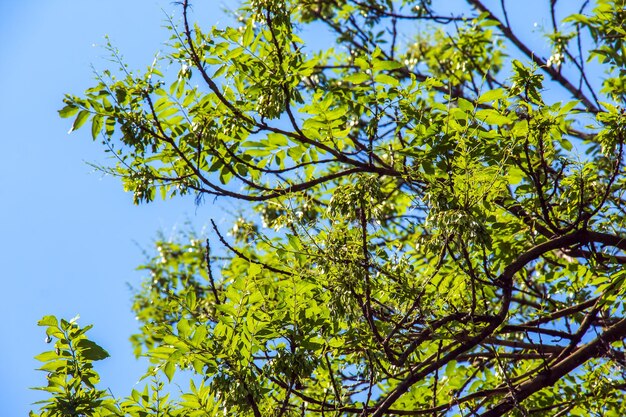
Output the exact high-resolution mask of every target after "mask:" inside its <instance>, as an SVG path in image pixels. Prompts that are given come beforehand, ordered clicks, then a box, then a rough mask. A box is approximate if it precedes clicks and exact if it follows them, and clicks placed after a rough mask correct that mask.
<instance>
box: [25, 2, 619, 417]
mask: <svg viewBox="0 0 626 417" xmlns="http://www.w3.org/2000/svg"><path fill="white" fill-rule="evenodd" d="M432 3H435V2H432ZM557 3H558V4H557ZM579 3H580V4H575V5H572V4H571V3H568V4H561V3H559V2H557V1H556V0H551V1H546V2H545V5H544V6H545V8H546V11H547V12H548V14H547V15H546V16H548V17H547V20H549V23H548V24H547V26H546V27H545V28H542V29H541V30H540V32H541V35H542V36H543V39H545V42H546V45H547V46H548V47H549V48H550V50H551V52H550V54H549V58H544V57H542V56H541V54H540V53H535V52H533V49H532V48H531V46H530V44H529V43H527V42H526V41H525V40H524V39H525V38H529V37H530V36H529V35H528V33H526V32H524V31H522V32H521V33H520V32H519V31H517V30H516V25H518V26H521V25H519V24H516V22H515V21H512V20H510V17H509V13H508V11H507V2H505V1H502V2H486V1H485V2H483V1H481V0H467V1H466V2H465V5H464V6H462V7H460V8H456V9H455V10H450V9H446V7H450V5H449V4H445V3H444V2H437V3H435V4H431V1H430V0H415V1H410V0H404V1H402V2H399V1H398V2H394V1H391V0H387V1H379V2H376V1H371V0H307V1H285V0H283V1H280V0H251V1H249V2H246V3H244V4H243V5H242V6H241V8H240V9H239V10H238V11H237V12H236V17H237V18H238V20H237V23H235V24H233V25H232V26H230V27H226V28H225V29H220V28H217V27H212V28H210V29H209V30H203V29H201V28H200V27H199V26H192V25H191V23H190V15H189V13H190V5H189V2H188V1H186V0H183V1H182V2H181V4H180V9H181V15H182V17H181V22H179V23H177V22H175V21H174V20H172V21H170V25H169V30H170V32H171V34H172V36H171V39H170V43H169V52H167V54H166V55H165V56H164V57H162V58H160V59H158V60H155V62H154V63H153V64H152V65H151V66H149V67H148V69H147V70H146V71H145V72H142V73H138V72H130V71H129V70H128V69H127V67H126V66H125V65H124V63H123V62H122V60H121V59H119V58H118V57H119V54H118V53H117V51H116V50H115V49H114V48H113V47H112V46H110V51H111V52H112V54H113V57H114V59H116V60H117V62H118V63H119V64H120V71H119V73H118V74H114V73H112V72H110V71H104V72H103V73H101V74H98V75H97V85H96V86H95V87H94V88H91V89H89V90H87V92H86V93H85V95H84V96H83V97H75V96H67V97H66V99H65V104H66V105H65V107H64V108H63V109H62V110H60V114H61V116H62V117H74V121H73V125H72V129H73V130H76V129H78V128H80V127H82V126H83V125H85V124H86V123H87V122H91V132H92V134H93V138H94V139H98V138H102V140H103V143H104V144H105V145H106V147H107V150H108V151H109V152H110V153H111V155H112V156H113V157H114V158H115V160H116V163H115V164H114V166H109V167H103V168H102V169H104V170H106V171H107V172H110V173H112V174H114V175H116V176H118V177H119V178H120V179H121V180H122V182H123V185H124V188H125V189H126V190H128V191H131V192H132V193H133V195H134V201H135V203H142V202H150V201H152V200H153V199H154V198H156V197H157V196H160V197H162V198H164V199H167V198H171V197H174V196H177V195H182V194H193V195H195V196H196V197H197V201H198V204H201V203H202V202H203V201H204V200H206V199H223V198H226V199H234V200H240V201H242V202H243V203H242V204H244V203H245V205H243V206H242V207H244V208H243V209H242V211H241V218H239V219H237V220H236V221H235V224H234V227H233V229H232V230H231V232H230V236H229V235H228V234H227V233H225V231H223V230H220V229H219V228H218V227H217V225H216V224H215V223H212V225H213V229H214V232H215V236H216V239H215V241H214V242H213V243H214V246H215V243H216V241H217V242H218V243H219V244H220V245H221V247H222V250H221V251H220V252H219V253H218V254H219V256H216V255H215V253H212V252H211V249H210V246H209V241H208V240H206V241H205V240H204V239H203V238H200V237H198V236H196V235H194V234H193V233H189V234H188V235H184V236H181V238H180V240H179V241H174V242H172V241H164V240H161V241H158V242H157V245H156V249H157V253H156V255H155V256H154V257H153V258H152V259H151V260H150V261H149V262H147V264H146V265H144V266H143V269H144V270H145V271H146V274H147V277H146V280H145V283H144V285H143V287H142V289H141V291H139V292H138V293H137V294H136V296H135V301H134V306H133V309H134V311H135V313H136V314H137V317H138V318H139V320H140V323H141V328H140V330H139V332H138V333H137V334H136V335H134V336H133V337H132V342H133V343H134V346H135V348H136V352H137V355H143V356H146V357H148V358H149V359H150V361H151V364H152V366H151V368H150V369H149V370H148V372H147V374H146V375H147V376H149V377H152V378H154V381H155V382H154V383H153V384H152V385H151V386H147V387H146V389H145V391H144V392H143V393H140V392H137V391H133V392H132V393H131V394H130V396H129V397H128V398H126V399H114V398H112V397H110V396H109V394H107V392H106V391H105V390H102V389H99V388H96V385H97V382H98V375H97V373H96V372H95V371H94V370H93V368H92V362H93V361H95V360H100V359H104V358H105V357H106V356H107V355H108V354H107V353H106V351H105V350H104V349H102V348H101V347H99V346H98V345H97V344H96V343H94V342H92V341H90V340H89V339H88V338H87V336H86V333H85V332H86V330H88V327H89V326H88V327H85V328H81V327H80V326H79V325H78V323H77V322H76V321H75V320H73V321H65V320H61V321H58V320H57V319H56V318H54V317H52V316H48V317H45V318H44V319H43V320H42V321H41V322H40V325H42V326H45V327H46V329H47V330H46V331H47V334H48V335H49V337H50V340H51V341H52V340H53V341H54V343H55V344H54V346H55V350H53V351H50V352H46V353H44V354H42V355H40V356H39V357H38V358H39V359H40V360H42V361H43V362H44V365H43V367H42V369H43V370H44V371H45V372H48V373H49V374H48V385H47V386H46V387H42V389H44V390H47V391H49V392H50V393H51V397H50V398H49V399H47V400H44V401H43V405H42V408H41V411H40V413H39V414H35V413H33V415H41V416H59V415H63V416H68V415H69V416H78V415H89V416H108V415H129V416H147V415H172V416H204V415H218V414H219V415H234V416H255V417H260V416H266V415H273V416H274V415H276V416H291V415H307V416H309V415H310V416H328V415H333V416H339V415H342V416H373V417H379V416H386V415H397V416H413V415H428V416H453V415H459V416H469V415H472V416H474V415H480V416H485V417H486V416H500V415H511V416H530V415H532V416H544V415H545V416H555V415H578V416H592V415H603V416H619V415H626V404H625V403H624V401H623V398H624V390H625V389H626V379H625V378H626V372H625V366H626V351H625V346H624V340H625V338H626V316H625V314H626V313H625V311H624V293H625V292H626V286H624V279H625V278H626V271H625V270H624V268H623V265H624V263H626V255H625V254H624V253H623V252H624V251H626V230H625V227H626V226H625V223H624V220H623V219H624V215H625V214H626V200H625V199H624V193H623V191H622V190H624V189H626V176H625V175H624V157H623V147H624V140H625V138H626V137H625V131H626V113H625V112H624V107H623V106H624V103H625V99H626V82H625V80H626V77H625V72H624V71H625V70H624V68H626V58H625V57H626V43H625V40H624V38H625V36H626V31H625V30H624V28H625V27H626V10H625V2H624V1H623V0H597V1H596V2H595V3H593V4H592V3H590V2H589V1H585V2H579ZM574 7H576V8H578V9H576V10H573V8H574ZM527 23H528V22H527ZM321 28H325V29H327V30H328V31H329V33H330V35H324V37H326V38H324V39H325V40H324V41H323V42H322V43H325V42H326V40H327V39H330V38H331V37H332V38H333V41H334V42H335V46H334V47H333V48H330V49H327V45H323V46H321V47H320V41H319V33H320V32H321V30H322V29H321ZM163 68H165V69H171V68H175V69H178V71H177V73H175V74H172V73H170V72H165V73H162V72H161V71H162V70H163ZM600 74H601V75H600ZM224 254H226V255H224ZM183 370H186V371H188V372H190V373H191V374H192V376H190V377H189V373H184V374H182V378H183V379H185V378H186V379H187V381H188V383H189V387H188V388H187V386H186V385H185V386H183V388H181V392H177V393H176V395H174V396H173V397H172V398H170V397H169V396H167V395H165V394H164V392H163V389H165V383H164V382H161V380H160V379H159V375H163V374H164V375H165V377H166V378H167V380H169V381H171V380H172V379H176V378H181V374H180V372H181V371H183ZM186 384H187V383H186Z"/></svg>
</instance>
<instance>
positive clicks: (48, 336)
mask: <svg viewBox="0 0 626 417" xmlns="http://www.w3.org/2000/svg"><path fill="white" fill-rule="evenodd" d="M50 342H52V338H51V337H50V335H47V336H46V343H50Z"/></svg>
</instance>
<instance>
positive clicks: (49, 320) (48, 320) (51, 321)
mask: <svg viewBox="0 0 626 417" xmlns="http://www.w3.org/2000/svg"><path fill="white" fill-rule="evenodd" d="M37 325H38V326H54V327H59V321H58V320H57V318H56V317H55V316H43V317H42V319H41V320H39V321H38V322H37Z"/></svg>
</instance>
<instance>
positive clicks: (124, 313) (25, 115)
mask: <svg viewBox="0 0 626 417" xmlns="http://www.w3.org/2000/svg"><path fill="white" fill-rule="evenodd" d="M196 3H198V4H196V5H195V9H194V10H195V18H197V20H199V21H200V22H201V23H202V24H205V25H211V24H214V23H217V22H218V20H219V19H220V17H221V18H222V20H223V19H224V17H223V15H221V14H220V12H219V8H220V7H219V6H220V3H219V2H215V1H208V2H207V1H202V2H200V1H198V2H196ZM231 3H232V2H231ZM207 4H210V6H207ZM209 7H210V9H209ZM162 9H164V10H166V11H169V12H173V11H175V10H176V6H175V5H173V4H172V2H170V1H163V0H160V1H156V0H141V1H137V0H124V1H122V0H107V1H95V0H28V1H10V0H0V92H1V98H0V126H1V130H0V145H1V147H2V158H1V162H0V212H1V214H2V216H1V219H2V220H1V221H0V226H1V228H0V230H2V240H0V265H1V269H0V282H1V284H2V290H0V313H1V314H0V317H1V319H2V322H1V323H2V324H0V329H1V330H0V334H1V335H2V336H1V337H2V341H1V342H0V398H2V404H1V405H0V409H1V411H0V415H3V416H25V415H27V413H28V410H30V409H31V408H33V407H32V406H31V403H32V402H33V401H36V400H39V399H42V398H43V396H42V395H43V394H42V393H40V392H36V391H31V390H29V389H28V388H29V387H32V386H36V385H43V384H45V374H43V373H41V372H36V371H34V369H35V368H37V367H38V366H39V364H38V363H37V362H36V361H35V360H34V359H33V356H35V355H37V354H38V353H40V352H41V351H43V350H46V349H47V348H49V345H46V344H45V343H44V336H45V335H44V333H43V331H42V329H40V328H38V327H37V326H36V322H37V321H38V320H39V319H40V318H41V317H42V316H43V315H46V314H55V315H57V316H60V317H66V318H71V317H73V316H75V315H76V314H80V316H81V319H80V323H81V324H83V325H84V324H91V323H93V324H95V328H94V329H93V330H92V332H91V336H92V338H93V339H94V340H95V341H97V342H98V343H100V344H101V345H102V346H104V347H105V348H106V349H107V350H108V351H109V353H110V354H111V358H109V359H108V360H106V361H104V362H102V363H101V364H100V365H99V367H98V369H99V370H100V371H101V376H102V381H103V383H104V384H103V386H104V387H106V386H108V387H110V388H111V389H112V390H113V392H114V394H116V396H120V397H121V396H125V395H127V394H128V393H129V392H130V389H131V388H132V386H133V384H134V383H135V381H137V379H138V378H139V377H140V376H141V375H142V372H143V371H144V364H142V363H138V362H136V361H135V359H134V358H133V356H132V351H131V348H130V343H129V342H128V337H129V335H130V334H131V333H132V332H133V331H134V330H135V329H136V324H135V321H134V318H133V316H132V314H131V312H130V304H131V301H130V298H131V293H130V291H129V289H128V286H127V283H131V284H135V285H136V284H138V283H139V282H140V278H141V275H140V274H139V273H138V272H135V271H134V268H135V267H136V266H137V265H139V264H140V263H141V261H142V260H143V259H144V258H143V255H142V248H145V249H149V248H150V242H151V241H152V240H153V239H154V238H155V237H156V232H157V231H158V230H161V231H163V232H164V233H165V234H166V235H169V234H171V233H173V230H175V229H176V228H177V227H178V228H181V227H183V224H184V223H185V222H186V221H187V220H191V221H192V222H193V223H194V224H196V225H199V227H201V226H202V225H204V224H206V223H207V222H208V219H209V218H211V217H214V216H215V210H213V209H212V206H211V203H210V201H208V202H207V203H205V204H204V205H202V206H200V207H195V206H194V203H193V199H192V198H188V199H178V200H173V201H169V202H166V203H156V204H152V205H143V206H133V204H132V196H131V195H129V194H126V193H124V192H123V191H122V188H121V185H120V183H119V182H118V181H117V180H115V179H113V178H110V177H104V176H103V175H102V174H101V173H99V172H94V170H93V169H92V168H91V167H90V166H89V165H87V164H86V162H87V161H89V162H100V163H106V162H107V159H106V156H105V154H104V153H103V152H102V147H101V146H100V145H99V144H98V143H94V142H92V141H91V139H90V134H89V129H85V131H79V132H77V133H73V134H72V135H68V134H67V131H68V129H69V127H70V125H71V121H70V120H62V119H60V118H59V117H58V116H57V113H56V111H57V110H58V109H59V108H60V107H61V106H62V102H61V100H62V98H63V95H64V93H72V94H77V95H79V94H81V93H82V92H83V91H84V90H85V89H86V88H88V87H90V86H91V85H92V84H93V80H92V73H91V69H90V65H91V64H93V65H94V66H95V67H96V68H100V69H103V68H105V67H106V66H107V65H108V62H107V61H106V60H105V59H104V58H105V57H106V53H105V51H104V50H103V49H102V48H101V47H99V46H98V45H102V44H104V35H106V34H108V35H109V36H110V37H111V39H112V41H113V42H114V44H115V45H117V46H118V47H119V49H120V50H121V51H122V52H123V54H124V56H125V57H126V59H127V61H128V62H129V64H130V66H131V68H139V69H143V68H145V66H146V65H148V64H150V63H151V62H152V58H153V55H154V53H155V52H156V51H158V50H159V49H160V48H161V44H162V42H163V41H166V40H167V39H168V36H169V34H168V33H167V32H166V30H165V29H163V28H162V24H163V21H164V17H165V14H164V13H163V11H162ZM94 45H96V46H94Z"/></svg>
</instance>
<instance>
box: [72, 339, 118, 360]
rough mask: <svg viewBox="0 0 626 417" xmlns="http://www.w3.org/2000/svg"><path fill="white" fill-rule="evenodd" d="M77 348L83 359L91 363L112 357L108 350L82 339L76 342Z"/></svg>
mask: <svg viewBox="0 0 626 417" xmlns="http://www.w3.org/2000/svg"><path fill="white" fill-rule="evenodd" d="M76 346H77V347H78V349H79V350H80V351H81V353H82V355H83V357H84V358H85V359H87V360H90V361H100V360H102V359H106V358H108V357H109V356H110V355H109V353H108V352H107V351H106V350H104V349H103V348H102V347H100V346H99V345H97V344H96V343H94V342H92V341H91V340H88V339H80V340H79V341H78V342H76Z"/></svg>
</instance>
